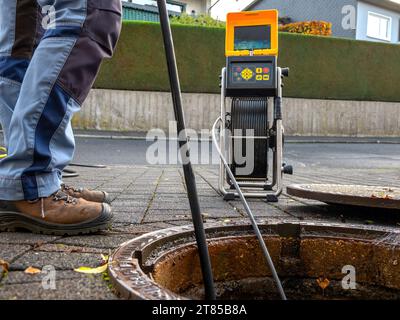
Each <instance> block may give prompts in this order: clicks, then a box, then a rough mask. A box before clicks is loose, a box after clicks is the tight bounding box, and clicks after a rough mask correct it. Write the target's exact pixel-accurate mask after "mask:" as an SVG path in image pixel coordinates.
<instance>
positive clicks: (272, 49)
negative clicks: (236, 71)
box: [225, 10, 278, 57]
mask: <svg viewBox="0 0 400 320" xmlns="http://www.w3.org/2000/svg"><path fill="white" fill-rule="evenodd" d="M225 55H226V57H232V56H251V55H254V56H277V55H278V11H277V10H261V11H244V12H232V13H228V15H227V21H226V42H225Z"/></svg>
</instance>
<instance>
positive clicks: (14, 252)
mask: <svg viewBox="0 0 400 320" xmlns="http://www.w3.org/2000/svg"><path fill="white" fill-rule="evenodd" d="M30 249H31V246H29V245H22V244H0V259H1V260H5V261H6V262H9V263H10V262H12V261H13V260H14V259H15V258H17V257H18V256H20V255H22V254H23V253H24V252H26V251H28V250H30Z"/></svg>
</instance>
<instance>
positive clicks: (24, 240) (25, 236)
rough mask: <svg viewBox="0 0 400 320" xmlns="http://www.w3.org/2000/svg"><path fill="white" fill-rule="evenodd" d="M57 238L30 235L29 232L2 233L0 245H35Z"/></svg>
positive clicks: (0, 234)
mask: <svg viewBox="0 0 400 320" xmlns="http://www.w3.org/2000/svg"><path fill="white" fill-rule="evenodd" d="M57 238H59V237H56V236H46V235H40V234H32V233H30V232H2V233H0V244H30V245H36V244H41V243H46V242H51V241H54V240H56V239H57Z"/></svg>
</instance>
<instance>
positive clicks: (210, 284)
mask: <svg viewBox="0 0 400 320" xmlns="http://www.w3.org/2000/svg"><path fill="white" fill-rule="evenodd" d="M157 3H158V10H159V13H160V23H161V30H162V35H163V39H164V47H165V54H166V57H167V65H168V75H169V80H170V85H171V93H172V101H173V104H174V112H175V119H176V122H177V130H178V135H179V137H180V139H179V148H180V151H181V158H182V163H183V172H184V176H185V182H186V188H187V194H188V198H189V203H190V209H191V211H192V220H193V226H194V232H195V236H196V242H197V246H198V249H199V257H200V265H201V271H202V275H203V281H204V289H205V297H206V299H207V300H215V299H216V295H215V288H214V280H213V274H212V269H211V261H210V255H209V252H208V247H207V241H206V233H205V231H204V226H203V218H202V216H201V212H200V205H199V198H198V196H197V188H196V180H195V176H194V173H193V169H192V164H191V162H190V153H189V145H188V138H187V134H186V128H185V117H184V114H183V108H182V94H181V87H180V83H179V75H178V68H177V65H176V57H175V50H174V43H173V39H172V33H171V25H170V22H169V16H168V11H167V5H166V2H165V0H157Z"/></svg>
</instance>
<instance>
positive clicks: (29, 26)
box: [0, 0, 43, 147]
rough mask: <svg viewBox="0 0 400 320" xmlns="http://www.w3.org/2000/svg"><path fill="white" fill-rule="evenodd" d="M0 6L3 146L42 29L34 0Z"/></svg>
mask: <svg viewBox="0 0 400 320" xmlns="http://www.w3.org/2000/svg"><path fill="white" fill-rule="evenodd" d="M0 7H1V8H2V10H1V11H0V124H1V127H2V129H3V134H4V144H5V146H6V147H7V145H8V136H9V126H10V122H11V118H12V115H13V111H14V108H15V104H16V102H17V99H18V96H19V92H20V89H21V83H22V80H23V78H24V75H25V73H26V70H27V68H28V65H29V62H30V59H31V58H32V55H33V52H34V49H35V48H36V46H37V45H38V42H39V40H40V38H41V36H42V34H43V29H42V28H41V23H40V21H41V13H40V10H39V6H38V4H37V3H36V1H35V0H0Z"/></svg>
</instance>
